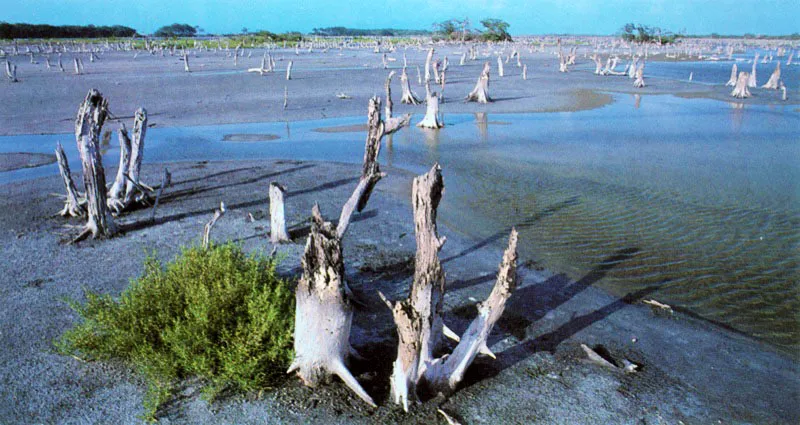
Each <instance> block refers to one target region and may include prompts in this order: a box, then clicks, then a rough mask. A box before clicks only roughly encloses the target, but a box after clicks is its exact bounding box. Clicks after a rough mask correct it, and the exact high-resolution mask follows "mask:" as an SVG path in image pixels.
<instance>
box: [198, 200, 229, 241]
mask: <svg viewBox="0 0 800 425" xmlns="http://www.w3.org/2000/svg"><path fill="white" fill-rule="evenodd" d="M223 215H225V203H224V202H220V203H219V209H217V210H214V216H213V217H211V220H209V222H208V223H206V225H205V226H203V248H205V249H208V246H209V245H210V244H211V229H213V228H214V225H215V224H217V220H219V219H220V218H221V217H222V216H223Z"/></svg>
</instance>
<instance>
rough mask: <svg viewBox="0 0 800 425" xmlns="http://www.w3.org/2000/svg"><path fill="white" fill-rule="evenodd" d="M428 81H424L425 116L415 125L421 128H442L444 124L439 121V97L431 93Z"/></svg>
mask: <svg viewBox="0 0 800 425" xmlns="http://www.w3.org/2000/svg"><path fill="white" fill-rule="evenodd" d="M430 86H431V84H430V81H425V93H426V95H425V105H426V106H425V116H424V117H423V118H422V121H420V122H418V123H417V127H421V128H442V127H444V124H442V123H441V121H439V96H438V95H437V94H436V93H435V92H431V87H430Z"/></svg>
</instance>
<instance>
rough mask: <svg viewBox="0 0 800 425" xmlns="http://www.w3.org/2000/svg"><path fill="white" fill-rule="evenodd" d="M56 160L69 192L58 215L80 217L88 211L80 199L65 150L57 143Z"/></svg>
mask: <svg viewBox="0 0 800 425" xmlns="http://www.w3.org/2000/svg"><path fill="white" fill-rule="evenodd" d="M56 160H57V161H58V172H59V173H60V174H61V179H62V180H63V181H64V187H65V188H66V190H67V199H66V200H65V201H64V208H63V209H62V210H61V211H60V212H59V213H58V214H59V215H61V216H62V217H67V216H69V217H80V216H82V215H83V214H84V213H85V212H86V211H85V210H84V208H83V205H82V204H81V202H80V200H79V198H78V189H77V188H76V187H75V182H74V181H73V180H72V175H71V174H70V171H69V162H67V155H66V154H64V148H63V147H62V146H61V143H56Z"/></svg>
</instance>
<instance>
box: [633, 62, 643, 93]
mask: <svg viewBox="0 0 800 425" xmlns="http://www.w3.org/2000/svg"><path fill="white" fill-rule="evenodd" d="M633 86H634V87H636V88H642V87H644V62H642V64H641V65H639V68H637V69H636V79H635V80H634V81H633Z"/></svg>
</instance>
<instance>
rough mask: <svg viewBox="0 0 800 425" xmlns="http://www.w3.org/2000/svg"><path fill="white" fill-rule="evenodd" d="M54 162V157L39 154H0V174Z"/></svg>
mask: <svg viewBox="0 0 800 425" xmlns="http://www.w3.org/2000/svg"><path fill="white" fill-rule="evenodd" d="M54 162H56V156H55V155H45V154H41V153H30V152H13V153H2V154H0V173H1V172H3V171H12V170H19V169H21V168H31V167H40V166H42V165H47V164H52V163H54Z"/></svg>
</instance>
